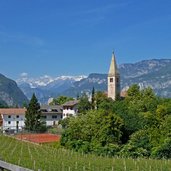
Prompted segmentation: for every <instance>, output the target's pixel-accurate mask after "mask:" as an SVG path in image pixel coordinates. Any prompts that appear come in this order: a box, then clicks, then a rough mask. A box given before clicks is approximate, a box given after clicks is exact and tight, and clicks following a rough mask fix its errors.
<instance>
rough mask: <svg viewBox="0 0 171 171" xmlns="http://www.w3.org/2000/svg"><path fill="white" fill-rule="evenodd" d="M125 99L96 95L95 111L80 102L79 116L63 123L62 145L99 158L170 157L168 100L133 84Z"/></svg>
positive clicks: (170, 133) (170, 105) (84, 102)
mask: <svg viewBox="0 0 171 171" xmlns="http://www.w3.org/2000/svg"><path fill="white" fill-rule="evenodd" d="M127 94H128V95H127V96H126V98H125V99H122V100H117V101H113V100H111V99H109V98H107V96H106V95H105V94H104V93H102V92H96V93H95V102H96V103H95V104H96V106H95V110H92V109H91V108H87V105H85V104H86V103H88V98H86V100H85V99H84V100H82V103H80V106H79V107H80V109H82V113H84V115H81V114H80V115H78V116H77V117H73V118H70V119H68V120H67V121H65V122H64V123H65V124H64V125H65V130H64V133H63V135H62V139H61V144H62V145H63V146H65V147H67V148H70V149H75V150H76V151H84V152H85V153H89V152H93V153H96V154H98V155H111V156H114V155H119V156H126V157H134V158H136V157H157V158H171V155H170V151H171V140H170V137H171V99H164V98H158V97H157V96H156V95H155V94H154V92H153V91H152V89H151V88H146V89H143V90H140V88H139V86H137V85H133V86H132V87H130V88H129V90H128V93H127Z"/></svg>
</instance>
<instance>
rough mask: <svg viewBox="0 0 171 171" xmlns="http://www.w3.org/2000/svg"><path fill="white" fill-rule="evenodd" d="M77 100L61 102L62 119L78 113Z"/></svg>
mask: <svg viewBox="0 0 171 171" xmlns="http://www.w3.org/2000/svg"><path fill="white" fill-rule="evenodd" d="M78 102H79V101H78V100H72V101H68V102H66V103H65V104H63V119H64V118H66V117H68V116H75V115H76V114H77V113H78Z"/></svg>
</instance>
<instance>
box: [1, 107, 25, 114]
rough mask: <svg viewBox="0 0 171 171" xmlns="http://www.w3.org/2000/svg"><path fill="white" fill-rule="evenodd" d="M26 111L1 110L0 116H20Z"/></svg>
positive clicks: (17, 109)
mask: <svg viewBox="0 0 171 171" xmlns="http://www.w3.org/2000/svg"><path fill="white" fill-rule="evenodd" d="M26 111H27V109H26V108H2V109H0V114H4V115H22V114H25V112H26Z"/></svg>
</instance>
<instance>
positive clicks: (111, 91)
mask: <svg viewBox="0 0 171 171" xmlns="http://www.w3.org/2000/svg"><path fill="white" fill-rule="evenodd" d="M119 96H120V74H119V71H118V68H117V64H116V59H115V54H114V51H113V52H112V60H111V63H110V68H109V73H108V97H109V98H112V99H113V100H116V99H117V98H118V97H119Z"/></svg>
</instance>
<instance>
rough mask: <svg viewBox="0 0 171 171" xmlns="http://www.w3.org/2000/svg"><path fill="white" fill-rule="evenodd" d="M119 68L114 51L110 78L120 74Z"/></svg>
mask: <svg viewBox="0 0 171 171" xmlns="http://www.w3.org/2000/svg"><path fill="white" fill-rule="evenodd" d="M118 73H119V72H118V68H117V64H116V59H115V54H114V51H113V52H112V60H111V63H110V68H109V74H108V75H109V76H116V75H117V74H118Z"/></svg>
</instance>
